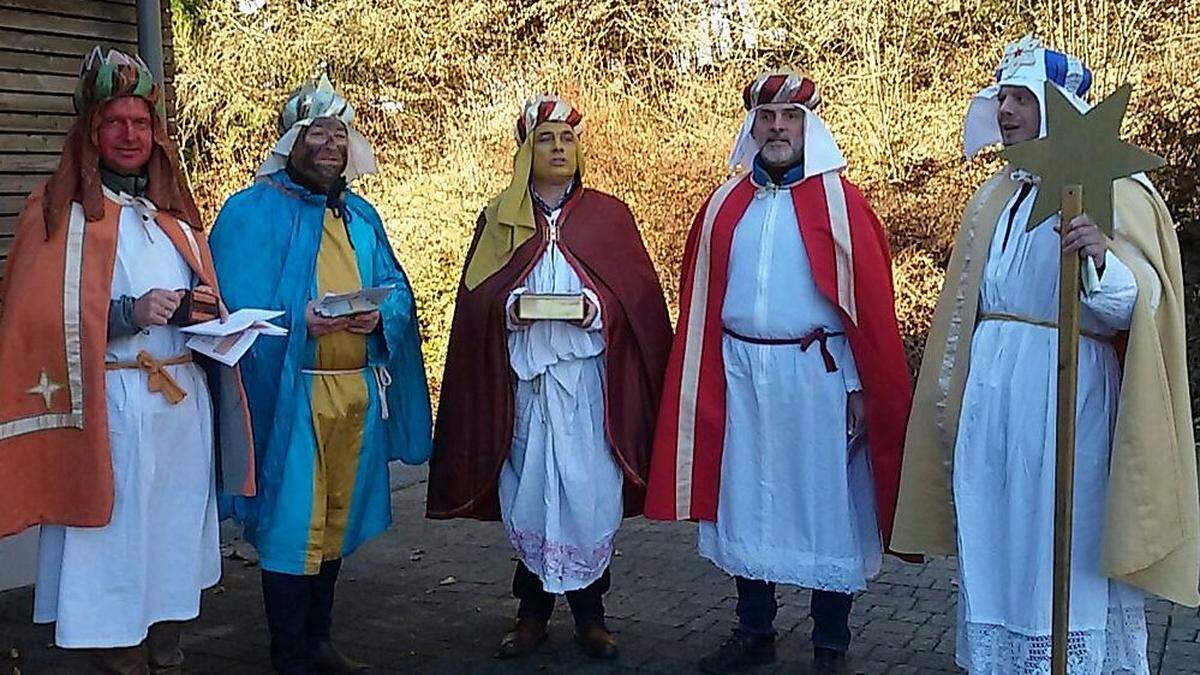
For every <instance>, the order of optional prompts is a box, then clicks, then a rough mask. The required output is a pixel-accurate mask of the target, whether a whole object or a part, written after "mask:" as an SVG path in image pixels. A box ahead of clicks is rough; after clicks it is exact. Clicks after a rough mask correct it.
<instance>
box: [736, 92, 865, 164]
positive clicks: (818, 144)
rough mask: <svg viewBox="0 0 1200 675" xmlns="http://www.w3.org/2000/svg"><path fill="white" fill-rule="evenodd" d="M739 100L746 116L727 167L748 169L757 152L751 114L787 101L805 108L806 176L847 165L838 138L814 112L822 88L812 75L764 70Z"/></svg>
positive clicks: (818, 103) (785, 104)
mask: <svg viewBox="0 0 1200 675" xmlns="http://www.w3.org/2000/svg"><path fill="white" fill-rule="evenodd" d="M742 103H743V104H744V105H745V106H746V120H745V122H744V123H743V124H742V130H741V131H740V132H739V133H738V137H737V140H735V141H734V143H733V150H732V151H731V152H730V153H729V170H730V171H737V170H738V169H739V168H740V169H741V170H742V171H748V170H749V169H750V165H751V163H752V162H753V161H754V156H755V155H756V154H758V143H757V142H755V140H754V137H753V135H752V133H751V132H752V131H753V129H754V115H755V112H756V111H757V110H758V109H759V108H761V107H763V106H766V105H784V106H787V105H790V106H795V107H797V108H802V109H803V110H804V112H805V115H806V117H805V123H804V177H805V178H809V177H811V176H816V175H818V174H822V173H827V172H830V171H840V170H841V169H842V168H844V167H845V166H846V158H845V157H843V156H842V151H841V150H839V149H838V146H837V141H835V140H834V138H833V134H831V133H830V132H829V128H828V127H827V126H825V122H824V121H822V120H821V118H820V117H819V116H818V115H817V113H816V109H817V107H818V106H819V105H821V92H820V90H819V89H817V84H816V83H815V82H813V81H812V80H811V79H809V78H807V77H805V76H803V75H798V74H796V73H794V72H792V71H790V70H785V71H777V72H771V73H763V74H762V75H759V76H758V77H756V78H754V80H753V81H751V82H750V84H748V85H746V88H745V89H743V90H742Z"/></svg>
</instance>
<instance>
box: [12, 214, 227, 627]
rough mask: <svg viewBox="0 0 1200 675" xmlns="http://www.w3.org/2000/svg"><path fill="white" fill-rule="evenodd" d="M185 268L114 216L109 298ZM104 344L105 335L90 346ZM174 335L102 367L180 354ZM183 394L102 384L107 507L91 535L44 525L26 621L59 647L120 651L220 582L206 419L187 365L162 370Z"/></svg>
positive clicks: (121, 353) (119, 351) (133, 346)
mask: <svg viewBox="0 0 1200 675" xmlns="http://www.w3.org/2000/svg"><path fill="white" fill-rule="evenodd" d="M191 278H192V273H191V268H189V267H188V265H187V263H186V262H184V260H183V258H182V257H181V256H180V255H179V253H178V252H177V251H176V249H175V247H174V246H173V245H172V244H171V241H170V240H169V239H168V238H167V236H166V234H164V233H163V232H162V230H160V229H159V227H158V225H157V223H156V222H155V221H154V220H153V219H151V220H150V221H149V222H147V223H146V224H145V226H143V224H142V222H141V218H140V216H138V214H137V213H136V212H135V211H134V209H133V208H130V207H124V208H122V209H121V216H120V230H119V234H118V240H117V258H116V264H115V266H114V271H113V281H112V297H113V298H114V299H115V298H118V297H120V296H122V295H130V296H134V297H140V296H141V295H142V294H144V293H145V292H146V291H149V290H151V289H153V288H163V289H167V290H175V289H181V288H190V287H191ZM93 338H98V339H103V338H104V336H93ZM184 341H185V340H184V336H183V334H182V333H180V332H179V330H178V329H176V328H174V327H169V326H168V327H154V328H151V329H150V330H149V332H148V333H142V332H139V333H137V334H135V335H132V336H129V337H123V338H119V339H116V340H112V341H111V342H109V343H108V350H107V353H106V355H105V358H106V360H107V361H110V362H111V361H135V360H136V359H137V355H138V352H139V351H140V350H143V349H145V350H147V351H148V352H150V354H151V355H152V356H154V357H155V358H158V359H169V358H172V357H176V356H179V355H181V354H183V353H185V352H186V351H187V349H186V347H184ZM168 368H169V372H170V373H171V375H172V376H173V377H174V378H175V380H176V381H177V382H178V383H179V385H180V386H181V387H183V389H184V390H185V391H186V392H187V398H185V399H184V400H183V401H181V402H180V403H179V404H178V405H171V404H170V403H168V402H167V400H166V398H164V397H163V395H162V394H157V393H151V392H150V391H149V390H148V389H147V388H146V375H145V374H144V373H143V372H142V371H140V370H114V371H108V373H107V374H106V376H105V386H106V388H107V397H108V398H107V408H108V424H109V439H110V445H111V450H112V463H113V482H114V486H115V494H114V496H115V501H114V503H113V514H112V520H111V522H110V523H109V524H108V525H107V526H105V527H101V528H76V527H61V526H54V527H43V528H42V538H41V550H40V552H39V560H38V580H37V588H36V592H35V598H34V621H35V622H37V623H49V622H57V626H56V629H55V642H56V643H57V644H58V645H59V646H60V647H95V648H103V647H128V646H132V645H137V644H139V643H141V642H142V640H144V639H145V637H146V631H147V628H148V627H149V626H150V625H151V624H154V623H157V622H159V621H183V620H188V619H194V618H196V617H197V616H198V615H199V613H200V591H201V590H203V589H205V588H208V587H209V586H212V585H214V584H215V583H216V582H217V581H218V580H219V579H220V575H221V557H220V550H219V541H218V529H217V500H216V486H215V480H216V478H215V476H216V474H215V471H214V461H213V435H212V410H211V405H210V402H209V393H208V388H207V385H206V384H205V379H204V373H203V371H201V369H200V367H199V366H197V365H195V364H184V365H177V366H168Z"/></svg>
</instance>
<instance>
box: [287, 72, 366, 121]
mask: <svg viewBox="0 0 1200 675" xmlns="http://www.w3.org/2000/svg"><path fill="white" fill-rule="evenodd" d="M321 117H333V118H335V119H337V120H339V121H340V122H342V124H345V125H347V126H349V125H350V123H351V122H353V121H354V106H352V105H350V102H349V101H347V100H346V99H345V98H343V97H342V95H341V94H339V93H337V91H336V90H334V88H333V83H332V82H330V81H329V76H328V75H326V74H325V73H321V75H320V77H318V78H314V79H312V80H309V81H308V82H305V83H304V85H303V86H301V87H300V88H299V89H297V90H296V91H295V92H294V93H293V94H292V96H291V97H290V98H289V99H288V100H287V103H285V104H283V110H280V111H279V131H280V132H287V131H288V130H289V129H291V128H292V127H293V126H295V125H296V123H297V122H300V121H302V120H315V119H319V118H321Z"/></svg>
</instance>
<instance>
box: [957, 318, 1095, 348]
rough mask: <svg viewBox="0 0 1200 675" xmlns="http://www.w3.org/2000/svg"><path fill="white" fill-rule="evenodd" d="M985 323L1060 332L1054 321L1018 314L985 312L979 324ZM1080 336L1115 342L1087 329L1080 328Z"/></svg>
mask: <svg viewBox="0 0 1200 675" xmlns="http://www.w3.org/2000/svg"><path fill="white" fill-rule="evenodd" d="M984 321H1011V322H1013V323H1023V324H1026V325H1029V326H1041V327H1042V328H1053V329H1054V330H1058V324H1057V323H1055V322H1053V321H1042V320H1041V319H1031V318H1029V317H1025V316H1017V315H1016V314H1008V313H1006V312H983V313H981V314H980V315H979V320H978V323H983V322H984ZM1079 334H1080V335H1082V336H1083V337H1086V338H1091V339H1093V340H1095V341H1097V342H1106V343H1111V342H1112V340H1113V339H1112V336H1111V335H1101V334H1100V333H1097V332H1094V331H1090V330H1087V329H1085V328H1080V329H1079Z"/></svg>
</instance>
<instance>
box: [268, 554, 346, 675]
mask: <svg viewBox="0 0 1200 675" xmlns="http://www.w3.org/2000/svg"><path fill="white" fill-rule="evenodd" d="M341 569H342V561H341V560H330V561H328V562H325V563H322V564H321V571H320V572H318V573H317V574H313V575H308V576H305V575H298V574H281V573H279V572H268V571H267V570H263V573H262V587H263V604H265V605H266V608H267V628H268V629H269V630H270V631H271V665H273V666H275V671H276V672H277V673H279V674H280V675H313V673H315V672H316V671H315V670H314V665H313V657H314V653H315V651H316V647H317V644H319V643H321V642H326V641H328V640H329V626H330V624H331V623H332V622H333V589H334V586H335V585H336V584H337V577H338V571H340V570H341Z"/></svg>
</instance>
